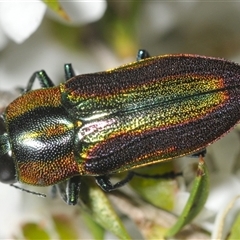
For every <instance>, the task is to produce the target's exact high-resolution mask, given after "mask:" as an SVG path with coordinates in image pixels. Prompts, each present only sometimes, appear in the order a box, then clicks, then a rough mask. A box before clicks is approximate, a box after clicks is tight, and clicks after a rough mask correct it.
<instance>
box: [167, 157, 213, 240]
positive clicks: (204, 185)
mask: <svg viewBox="0 0 240 240" xmlns="http://www.w3.org/2000/svg"><path fill="white" fill-rule="evenodd" d="M208 191H209V177H208V171H207V167H206V165H205V163H204V160H203V158H200V161H199V164H198V169H197V176H196V178H195V180H194V182H193V186H192V190H191V193H190V196H189V199H188V201H187V204H186V206H185V208H184V210H183V212H182V214H181V215H180V216H179V218H178V220H177V222H176V223H175V225H174V226H173V227H172V228H171V229H169V231H168V232H167V234H166V237H172V236H174V235H175V234H176V233H178V232H179V231H180V230H181V229H182V228H183V227H184V226H185V225H187V224H188V223H190V222H191V221H192V220H193V218H194V217H196V215H197V214H198V213H199V212H200V211H201V210H202V208H203V206H204V204H205V202H206V200H207V197H208Z"/></svg>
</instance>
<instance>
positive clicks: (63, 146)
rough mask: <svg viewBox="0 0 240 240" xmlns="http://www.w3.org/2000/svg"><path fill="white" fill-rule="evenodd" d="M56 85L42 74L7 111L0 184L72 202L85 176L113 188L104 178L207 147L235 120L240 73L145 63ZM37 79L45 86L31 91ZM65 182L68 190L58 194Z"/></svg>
mask: <svg viewBox="0 0 240 240" xmlns="http://www.w3.org/2000/svg"><path fill="white" fill-rule="evenodd" d="M65 74H66V80H67V81H66V82H65V83H63V84H60V85H59V86H54V84H53V83H52V81H51V80H50V78H49V77H48V76H47V75H46V73H45V72H44V71H39V72H36V73H34V74H33V76H32V77H31V79H30V81H29V83H28V86H27V88H26V89H25V91H24V93H23V94H22V95H21V96H20V97H19V98H17V99H16V100H14V101H13V102H12V103H10V104H9V106H7V108H6V110H5V112H4V114H3V116H2V119H1V122H0V129H2V134H1V135H0V181H1V182H4V183H14V182H16V181H19V182H22V183H26V184H31V185H36V186H48V185H57V186H58V188H59V190H60V194H61V195H62V198H63V199H64V201H66V202H67V203H68V204H76V203H77V199H78V194H79V191H80V183H81V177H82V176H86V175H88V176H94V177H95V179H96V182H97V183H98V185H99V186H100V187H101V188H102V189H103V190H105V191H111V190H113V189H115V188H117V187H120V186H122V185H123V184H125V183H126V182H128V181H129V180H130V179H131V178H132V177H133V175H134V173H133V172H132V171H130V172H129V175H128V176H127V177H126V179H123V180H122V181H120V182H118V183H117V184H114V185H113V184H111V182H110V180H109V175H111V174H114V173H119V172H122V171H128V170H132V169H134V168H137V167H141V166H145V165H149V164H154V163H157V162H161V161H165V160H168V159H172V158H175V157H179V156H183V155H187V154H191V153H194V152H196V151H199V150H201V149H204V148H205V147H206V146H208V145H209V144H210V143H212V142H213V141H215V140H217V139H218V138H220V137H221V136H222V135H223V134H225V133H226V132H227V131H229V130H230V129H231V128H232V127H233V126H234V125H235V124H236V123H237V122H238V121H239V119H240V66H239V65H237V64H235V63H232V62H229V61H226V60H223V59H218V58H211V57H204V56H198V55H187V54H179V55H164V56H158V57H152V58H150V57H149V55H148V53H147V52H146V51H144V50H140V51H139V53H138V57H137V61H136V62H134V63H130V64H127V65H124V66H121V67H119V68H116V69H113V70H109V71H105V72H99V73H93V74H84V75H78V76H75V74H74V71H73V69H72V67H71V65H70V64H66V65H65ZM36 77H37V78H38V80H39V82H40V84H41V86H42V88H41V89H37V90H31V89H32V85H33V83H34V81H35V79H36ZM66 185H67V187H65V186H66Z"/></svg>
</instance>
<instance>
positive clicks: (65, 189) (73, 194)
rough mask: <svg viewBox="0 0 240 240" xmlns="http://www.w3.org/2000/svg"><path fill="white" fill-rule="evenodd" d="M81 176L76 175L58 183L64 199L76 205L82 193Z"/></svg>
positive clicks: (69, 203)
mask: <svg viewBox="0 0 240 240" xmlns="http://www.w3.org/2000/svg"><path fill="white" fill-rule="evenodd" d="M80 186H81V177H80V176H75V177H72V178H70V179H68V180H67V181H64V182H61V183H58V184H57V185H56V187H57V189H58V191H59V193H60V196H61V197H62V199H63V201H64V202H66V203H67V204H68V205H76V204H77V201H78V197H79V193H80Z"/></svg>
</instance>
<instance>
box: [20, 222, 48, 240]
mask: <svg viewBox="0 0 240 240" xmlns="http://www.w3.org/2000/svg"><path fill="white" fill-rule="evenodd" d="M22 233H23V236H24V238H25V239H29V240H31V239H45V240H48V239H50V236H49V235H48V233H47V232H46V231H45V230H44V228H43V227H42V226H41V225H39V224H36V223H26V224H24V225H23V226H22Z"/></svg>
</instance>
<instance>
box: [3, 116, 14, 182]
mask: <svg viewBox="0 0 240 240" xmlns="http://www.w3.org/2000/svg"><path fill="white" fill-rule="evenodd" d="M11 155H12V154H11V146H10V143H9V137H8V134H7V131H6V127H5V122H4V118H3V117H2V116H0V182H2V183H8V184H11V183H14V182H16V170H15V164H14V161H13V158H12V156H11Z"/></svg>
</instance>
